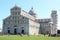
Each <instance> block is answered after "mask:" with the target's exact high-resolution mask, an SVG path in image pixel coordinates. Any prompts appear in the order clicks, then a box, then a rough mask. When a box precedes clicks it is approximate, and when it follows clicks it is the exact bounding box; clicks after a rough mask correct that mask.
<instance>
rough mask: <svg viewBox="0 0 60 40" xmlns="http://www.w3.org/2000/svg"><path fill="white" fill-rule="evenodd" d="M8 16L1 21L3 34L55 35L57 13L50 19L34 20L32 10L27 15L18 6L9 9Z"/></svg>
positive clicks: (52, 14) (34, 16) (34, 15)
mask: <svg viewBox="0 0 60 40" xmlns="http://www.w3.org/2000/svg"><path fill="white" fill-rule="evenodd" d="M10 13H11V14H10V16H8V17H7V18H5V19H3V33H4V34H18V33H20V34H29V35H38V34H40V33H41V34H45V33H46V34H47V33H48V32H50V33H51V34H57V12H56V11H55V10H53V11H52V13H51V18H49V19H48V18H47V19H45V18H44V19H36V14H35V12H34V10H33V8H32V9H31V10H30V11H29V12H28V13H27V12H26V11H24V10H22V9H21V8H20V7H18V6H14V7H13V8H11V9H10ZM51 22H52V23H51Z"/></svg>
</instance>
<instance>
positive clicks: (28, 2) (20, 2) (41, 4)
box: [0, 0, 60, 29]
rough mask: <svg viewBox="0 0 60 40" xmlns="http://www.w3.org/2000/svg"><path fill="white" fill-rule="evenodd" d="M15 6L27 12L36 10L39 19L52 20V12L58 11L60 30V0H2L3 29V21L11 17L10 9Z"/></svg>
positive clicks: (1, 22)
mask: <svg viewBox="0 0 60 40" xmlns="http://www.w3.org/2000/svg"><path fill="white" fill-rule="evenodd" d="M15 5H17V6H19V7H20V8H22V9H23V10H25V11H26V12H29V10H30V9H31V7H33V8H34V12H35V13H36V16H37V18H40V19H41V18H51V11H52V10H57V15H58V27H57V28H58V29H60V25H59V24H60V0H0V28H2V27H3V19H4V18H6V17H8V16H9V15H10V9H11V8H12V7H14V6H15Z"/></svg>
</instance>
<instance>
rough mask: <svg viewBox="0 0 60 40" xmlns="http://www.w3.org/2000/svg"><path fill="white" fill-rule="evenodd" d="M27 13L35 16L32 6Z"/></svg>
mask: <svg viewBox="0 0 60 40" xmlns="http://www.w3.org/2000/svg"><path fill="white" fill-rule="evenodd" d="M29 14H30V15H32V16H35V15H36V14H35V12H34V9H33V7H32V8H31V10H30V11H29Z"/></svg>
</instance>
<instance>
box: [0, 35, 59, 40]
mask: <svg viewBox="0 0 60 40" xmlns="http://www.w3.org/2000/svg"><path fill="white" fill-rule="evenodd" d="M0 40H60V37H48V36H47V35H45V36H44V35H38V36H37V35H34V36H32V35H30V36H27V35H23V36H20V35H0Z"/></svg>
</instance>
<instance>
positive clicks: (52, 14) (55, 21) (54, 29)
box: [51, 10, 57, 34]
mask: <svg viewBox="0 0 60 40" xmlns="http://www.w3.org/2000/svg"><path fill="white" fill-rule="evenodd" d="M51 21H52V22H53V26H52V29H51V30H52V34H57V11H56V10H53V11H52V13H51Z"/></svg>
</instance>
